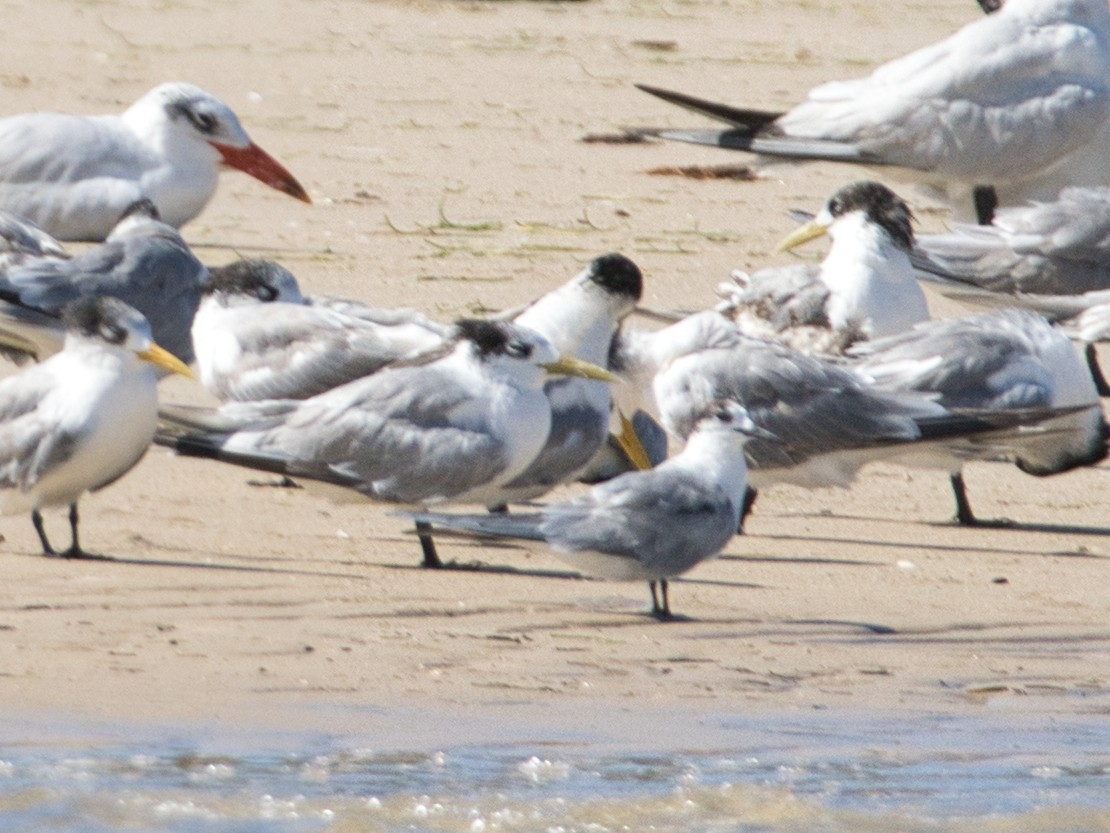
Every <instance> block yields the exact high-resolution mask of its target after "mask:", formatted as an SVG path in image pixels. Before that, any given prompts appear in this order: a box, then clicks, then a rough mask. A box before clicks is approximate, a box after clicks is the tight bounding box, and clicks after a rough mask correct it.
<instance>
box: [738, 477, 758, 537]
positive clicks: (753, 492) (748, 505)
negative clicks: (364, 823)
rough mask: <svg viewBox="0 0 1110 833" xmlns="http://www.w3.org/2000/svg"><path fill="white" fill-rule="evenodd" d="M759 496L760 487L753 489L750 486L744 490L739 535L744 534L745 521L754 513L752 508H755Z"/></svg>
mask: <svg viewBox="0 0 1110 833" xmlns="http://www.w3.org/2000/svg"><path fill="white" fill-rule="evenodd" d="M758 497H759V490H758V489H753V488H752V487H751V486H748V487H747V488H746V489H745V490H744V503H743V505H742V506H741V507H740V526H739V527H737V529H736V534H737V535H743V534H744V522H745V521H746V520H747V519H748V515H750V514H751V513H752V510H753V509H754V508H755V501H756V499H757V498H758Z"/></svg>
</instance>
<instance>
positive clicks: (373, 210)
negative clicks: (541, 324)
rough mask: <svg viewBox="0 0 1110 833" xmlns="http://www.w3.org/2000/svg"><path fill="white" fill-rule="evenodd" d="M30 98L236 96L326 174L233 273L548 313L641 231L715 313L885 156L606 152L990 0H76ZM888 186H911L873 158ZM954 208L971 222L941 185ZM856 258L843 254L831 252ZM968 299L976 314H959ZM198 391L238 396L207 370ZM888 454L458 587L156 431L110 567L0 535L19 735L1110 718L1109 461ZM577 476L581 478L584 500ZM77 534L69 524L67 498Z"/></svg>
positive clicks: (36, 48) (957, 18)
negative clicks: (736, 171)
mask: <svg viewBox="0 0 1110 833" xmlns="http://www.w3.org/2000/svg"><path fill="white" fill-rule="evenodd" d="M6 14H7V21H6V23H7V26H6V28H7V32H8V36H7V38H6V43H5V49H4V50H3V54H0V91H2V98H3V107H2V110H3V112H4V113H20V112H25V111H29V110H36V109H38V110H58V111H64V112H82V113H97V112H115V111H119V110H122V109H123V108H124V107H126V106H127V104H129V103H130V102H131V101H133V100H134V99H136V98H137V97H138V96H139V95H141V94H142V93H144V92H145V91H146V90H148V89H149V88H151V87H153V86H154V85H155V84H157V83H159V82H162V81H166V80H185V81H190V82H193V83H196V84H198V85H199V86H201V87H204V88H205V89H207V90H209V91H211V92H213V93H215V94H216V95H218V96H219V97H221V98H222V99H223V100H224V101H226V102H227V103H228V104H230V105H231V106H232V107H233V108H234V109H235V110H236V111H237V112H238V114H239V115H240V117H241V118H242V120H243V122H244V124H245V126H246V127H247V129H248V130H249V131H250V132H251V134H252V136H253V138H254V139H255V140H256V141H257V142H258V143H259V144H260V145H262V146H263V147H265V148H266V149H267V150H268V151H269V152H270V153H271V154H273V155H274V156H275V157H277V158H279V159H280V160H282V161H283V162H284V163H285V164H286V165H287V166H288V167H289V168H290V170H292V171H293V172H294V173H295V174H296V175H297V176H298V178H299V179H300V180H301V182H302V183H303V184H304V185H305V186H306V188H307V189H308V191H309V192H310V194H311V195H312V197H313V200H314V204H313V205H311V206H309V205H304V204H302V203H298V202H296V201H294V200H291V199H289V198H287V197H285V196H283V195H281V194H278V193H276V192H273V191H270V190H267V189H265V188H264V187H262V186H261V185H260V184H258V183H257V182H255V181H253V180H250V179H248V178H246V177H244V176H242V175H240V174H232V173H228V174H225V176H224V177H223V180H222V183H221V186H220V190H219V192H218V194H217V196H216V198H215V199H214V200H213V202H212V203H211V204H210V205H209V207H208V209H207V210H206V211H205V213H204V214H203V215H201V217H200V218H198V219H197V220H196V221H194V222H193V223H191V224H190V225H188V226H186V227H185V229H184V234H185V237H186V239H187V240H188V241H189V243H190V244H191V245H192V246H194V247H195V250H196V251H197V253H198V255H199V256H200V257H201V258H202V259H203V260H205V262H207V263H211V264H213V265H215V264H222V263H226V262H229V261H231V260H233V259H236V258H238V257H241V256H265V257H271V258H274V259H276V260H279V261H280V262H282V263H283V264H285V265H286V266H287V267H289V268H290V269H291V270H293V271H294V272H295V273H296V274H297V276H298V277H299V279H300V280H301V282H302V285H303V286H304V287H306V288H307V289H308V290H310V291H312V292H318V293H327V294H333V295H342V296H347V297H353V298H359V299H363V300H366V301H368V302H371V303H375V304H379V305H383V306H411V307H416V308H419V309H421V310H423V311H425V312H427V313H428V314H430V315H433V316H435V317H437V318H440V319H443V320H451V319H453V318H456V317H459V316H462V315H474V314H483V313H485V312H488V311H493V310H499V309H503V308H506V307H510V306H513V305H516V304H519V303H522V302H524V301H526V300H528V299H530V298H532V297H534V296H535V295H537V294H539V293H540V292H542V291H544V290H546V289H548V288H551V287H554V286H556V285H558V284H559V283H561V282H562V281H564V280H565V279H566V278H568V277H570V276H571V275H573V274H574V273H576V272H577V271H579V270H580V269H581V268H582V267H583V266H584V265H585V264H586V263H587V262H589V260H591V259H592V258H593V257H595V256H597V255H599V254H602V253H605V252H608V251H621V252H623V253H625V254H626V255H628V256H629V257H631V258H633V259H634V260H635V261H636V262H637V263H638V264H639V265H640V266H641V268H642V269H643V271H644V275H645V280H646V286H647V291H646V293H645V298H644V303H645V305H646V306H650V307H656V308H661V309H675V308H686V309H696V308H699V307H703V306H708V305H710V304H712V303H713V302H714V299H715V296H714V287H715V286H716V284H717V283H718V282H720V281H721V280H724V279H725V278H726V277H727V276H728V273H729V271H730V270H731V269H733V268H736V267H745V268H758V267H761V266H764V265H771V264H773V263H786V262H789V256H786V255H780V254H776V253H775V248H774V247H775V243H776V242H777V241H778V240H779V239H780V238H781V237H782V236H783V235H784V234H785V233H787V232H788V231H789V230H790V229H791V228H792V221H791V220H790V218H789V217H788V216H787V214H786V211H787V210H788V209H791V208H801V209H806V210H816V209H817V208H818V207H819V206H820V204H821V203H822V201H823V200H824V199H825V198H826V197H827V196H828V194H829V193H831V192H832V191H833V190H835V189H836V188H837V187H839V186H840V185H842V184H845V183H847V182H849V181H851V180H853V179H857V178H860V177H861V176H863V175H864V172H862V171H857V170H853V169H851V168H846V167H837V166H834V165H810V166H806V167H796V168H792V167H782V168H776V169H771V170H768V171H765V172H764V175H763V176H762V177H761V178H758V179H755V180H753V181H746V180H744V179H735V178H731V179H730V178H706V179H694V178H690V177H684V176H677V175H674V174H673V172H672V173H670V174H668V173H665V172H664V173H652V171H658V170H659V169H663V170H664V171H665V170H666V169H668V168H674V167H677V166H703V167H706V168H715V167H718V166H725V165H730V166H731V165H743V164H746V163H748V162H750V161H751V160H750V158H749V157H747V156H745V155H742V154H727V153H725V152H723V151H715V150H713V149H706V148H695V147H692V146H685V145H677V144H667V143H662V142H652V143H647V144H610V143H603V142H588V141H584V139H585V138H586V137H590V136H595V137H596V136H599V135H607V134H613V133H616V132H618V131H619V129H620V128H621V127H623V126H627V125H658V126H675V127H678V126H691V125H698V124H700V123H701V122H700V121H699V119H697V118H696V117H694V116H692V115H689V114H685V113H683V112H681V111H679V110H677V109H676V108H673V107H669V106H668V105H666V104H663V103H662V102H659V101H656V100H654V99H652V98H650V97H649V96H646V95H644V94H642V93H640V92H638V91H637V90H636V89H635V88H634V87H633V86H632V85H633V83H635V82H644V83H654V84H657V85H660V86H665V87H671V88H674V89H678V90H684V91H687V92H690V93H693V94H696V95H702V96H705V97H706V98H711V99H717V100H727V101H732V102H734V103H736V104H747V105H752V106H763V107H768V108H778V107H785V106H788V105H790V104H792V103H794V102H795V101H797V100H798V99H799V98H800V97H801V96H802V95H803V94H804V93H805V91H806V90H808V89H809V88H810V87H812V86H814V85H815V84H817V83H819V82H821V81H825V80H832V79H836V78H849V77H854V76H858V75H861V74H863V73H865V72H867V71H868V70H869V69H870V68H871V67H873V66H874V65H876V64H877V63H879V62H882V61H884V60H886V59H889V58H891V57H894V56H897V55H899V54H902V53H904V52H906V51H908V50H910V49H912V48H915V47H917V46H921V45H925V44H928V43H931V42H933V41H935V40H937V39H939V38H940V37H942V36H944V35H945V34H947V33H949V32H951V31H952V30H954V29H955V28H956V27H958V26H959V25H962V24H963V23H965V22H967V21H969V20H972V19H974V18H975V17H976V16H977V15H979V14H980V11H979V9H978V7H977V6H976V4H975V3H974V2H972V0H940V1H939V2H924V0H920V1H916V2H915V1H914V0H894V2H890V3H884V4H880V3H842V2H835V1H834V0H816V1H815V2H791V0H786V1H785V2H776V3H766V2H761V0H732V1H731V2H723V1H722V0H587V1H586V2H526V0H517V1H515V2H510V1H508V0H506V1H503V2H492V0H490V1H489V2H472V1H471V0H457V2H456V1H455V0H411V2H410V1H407V0H375V1H374V2H366V0H328V2H324V3H304V2H297V0H232V2H220V3H217V2H212V1H211V0H175V2H169V3H163V2H148V1H147V0H102V1H101V2H95V3H89V2H76V0H72V2H71V1H70V0H49V2H46V3H40V4H23V5H19V6H15V7H12V8H8V9H6ZM871 175H874V172H872V174H871ZM884 181H887V182H888V183H889V184H891V185H893V186H894V187H895V188H896V190H898V191H899V192H900V193H902V194H903V195H905V196H906V197H907V198H909V199H910V201H911V203H912V205H913V207H914V210H915V213H916V215H917V217H918V220H919V228H920V229H921V230H928V231H936V230H939V229H942V228H944V226H945V223H946V220H947V218H946V216H945V214H944V212H942V211H940V210H938V209H937V207H936V206H935V204H933V203H931V202H929V200H928V199H927V198H925V197H922V196H921V195H919V194H916V193H915V192H914V191H913V190H912V188H910V187H908V186H906V185H905V184H899V183H897V182H896V181H893V180H884ZM821 252H822V247H821V246H820V245H817V246H811V247H810V248H809V250H808V251H807V252H806V254H807V255H808V256H811V257H815V258H816V257H819V256H820V254H821ZM931 300H932V301H935V306H934V311H935V312H936V313H937V314H940V315H952V314H958V313H960V312H961V310H960V309H959V308H957V307H956V306H955V305H953V304H952V303H950V302H946V301H944V299H940V298H932V299H931ZM163 394H164V397H165V399H166V400H167V401H176V402H203V401H208V400H207V399H206V398H205V396H204V394H203V393H202V392H200V391H199V390H198V389H197V388H196V386H195V385H193V384H191V383H189V382H187V381H186V380H177V379H175V380H171V381H169V382H167V383H164V385H163ZM967 478H968V485H969V489H970V494H971V498H972V501H973V505H974V506H975V507H976V510H977V512H978V514H979V515H980V516H982V517H986V518H992V517H998V518H1008V519H1011V520H1012V521H1014V525H1013V526H1011V527H1007V528H977V529H964V528H960V527H958V526H956V525H954V524H953V523H952V522H951V520H950V519H951V516H952V514H953V506H952V501H951V495H950V491H949V488H948V481H947V477H946V476H945V475H944V474H942V473H938V472H925V471H909V470H906V469H901V468H896V467H889V466H874V467H871V468H869V469H867V470H866V471H865V473H864V475H863V477H861V479H860V480H859V482H858V483H857V484H856V485H855V486H854V487H853V488H852V489H850V490H824V491H816V492H809V491H804V490H801V489H793V488H778V489H774V490H771V491H769V492H767V493H766V494H764V495H762V496H761V497H760V500H759V503H758V505H757V508H756V511H755V514H754V515H753V516H752V518H751V519H750V521H749V523H748V526H747V534H746V535H744V536H741V537H737V538H734V539H733V540H732V542H731V543H730V544H729V545H728V547H727V548H726V550H725V552H724V554H723V555H722V556H721V558H719V559H718V560H716V561H714V562H711V563H707V564H704V565H702V566H700V567H698V568H697V569H696V570H694V571H693V572H691V573H690V574H688V575H687V576H686V577H685V578H684V579H682V580H680V581H676V582H675V583H674V584H673V586H672V590H671V601H672V605H673V606H674V608H675V610H676V612H677V613H680V614H682V615H683V616H684V617H686V618H684V619H683V620H681V621H677V622H673V623H667V624H660V623H658V622H656V621H654V620H653V619H651V618H650V617H648V616H647V615H646V611H647V608H648V596H647V588H646V587H645V586H643V585H641V584H617V583H606V582H600V581H588V580H584V579H581V578H578V577H577V576H576V575H575V574H574V573H573V572H572V571H571V570H569V569H567V568H566V567H565V566H563V565H562V563H561V562H559V561H558V560H556V559H555V558H554V557H552V556H551V555H549V554H548V553H546V552H545V551H544V550H543V549H542V548H535V547H524V546H520V547H518V546H508V545H507V546H500V547H491V546H489V545H486V544H476V543H473V542H466V541H454V540H446V541H444V542H443V544H442V545H441V553H442V554H443V555H444V556H445V557H446V558H449V559H455V560H457V561H459V562H463V563H466V564H473V565H475V566H477V567H478V569H474V570H467V571H455V570H453V571H444V572H430V571H426V570H422V569H420V568H419V560H420V555H419V548H418V545H417V542H416V540H415V538H414V537H413V536H412V535H411V534H410V533H409V532H408V524H407V522H406V521H405V520H404V519H402V518H398V517H396V516H394V515H392V514H390V513H391V509H390V507H387V506H379V505H370V504H356V503H351V504H345V505H336V504H333V503H329V502H328V501H326V500H324V499H323V498H321V497H319V496H317V495H314V494H311V493H309V492H306V491H304V490H294V489H286V488H276V487H273V486H271V485H265V483H266V482H267V481H268V478H267V477H266V476H264V475H260V476H258V477H257V478H253V479H255V480H258V481H262V482H263V484H264V485H261V486H257V485H253V486H252V485H250V484H249V483H248V481H249V480H251V479H252V476H251V474H250V473H249V472H245V471H243V470H239V469H234V468H230V467H221V466H219V465H217V464H214V463H209V462H205V461H197V460H185V459H178V458H175V457H173V456H172V455H171V454H169V453H168V452H166V451H164V450H160V449H155V450H152V451H151V453H150V454H148V455H147V457H146V458H145V459H144V461H143V462H142V463H141V464H140V465H139V467H137V468H136V469H135V470H134V471H133V472H132V473H131V474H130V475H129V476H127V477H126V478H124V479H123V480H122V481H121V482H119V483H118V484H116V485H114V486H112V487H111V488H109V489H107V490H105V491H104V492H102V493H98V494H96V495H93V496H91V497H88V498H86V499H85V500H84V501H83V502H82V503H81V509H82V535H83V543H85V545H86V546H87V547H89V548H90V549H91V550H93V551H95V552H98V553H103V554H104V555H105V556H106V557H107V558H106V560H102V561H101V560H90V561H61V560H55V559H47V558H43V557H42V556H41V555H40V552H39V546H38V541H37V538H36V536H35V534H34V531H33V529H32V526H31V523H30V521H29V519H28V518H26V517H24V516H22V515H18V516H6V517H4V518H3V519H2V521H0V534H2V542H3V562H4V566H5V578H6V580H5V581H4V583H3V587H2V589H0V710H2V711H3V712H4V714H5V715H6V716H7V720H9V721H19V720H30V721H34V720H39V719H42V717H43V715H66V716H69V717H70V718H76V719H77V720H85V719H87V720H89V721H112V722H127V721H134V722H137V723H145V724H164V723H180V724H196V725H204V726H215V727H221V726H222V727H227V728H229V729H231V728H237V729H242V728H244V727H259V728H278V727H289V726H296V727H297V728H298V729H302V730H315V731H321V732H344V731H357V732H361V733H366V732H373V733H375V734H376V735H377V736H379V737H380V738H382V739H383V744H385V745H388V741H389V740H390V739H395V740H396V744H397V745H402V744H404V743H413V744H417V745H434V744H436V743H440V742H443V741H444V739H445V738H453V739H456V740H458V741H460V742H461V741H467V740H471V739H474V738H475V737H476V736H480V737H503V736H505V735H506V734H512V733H513V732H514V731H516V732H521V733H530V734H533V735H535V734H538V733H540V732H550V733H551V734H552V736H558V735H559V734H560V732H565V731H570V730H572V729H573V728H574V727H576V726H581V725H590V726H595V727H604V728H605V729H606V730H607V731H609V732H611V733H614V734H623V735H624V736H627V737H634V736H635V735H636V733H637V732H644V731H646V730H645V729H644V725H643V724H644V723H645V721H647V722H650V724H651V726H652V728H651V732H652V736H653V737H656V738H666V737H669V736H677V735H678V734H680V733H682V732H690V731H696V727H697V726H698V724H699V716H701V715H719V714H727V713H745V714H749V713H759V712H761V711H764V712H768V713H782V712H791V711H798V710H806V711H809V710H813V709H830V710H836V709H841V710H845V711H855V712H860V711H873V712H884V713H891V714H898V713H902V712H905V713H920V712H926V711H928V712H937V711H939V712H947V711H950V712H954V713H955V712H967V711H974V710H995V711H999V710H1001V711H1002V712H1004V713H1013V714H1015V715H1017V714H1023V715H1091V714H1101V713H1105V712H1106V711H1107V709H1110V665H1108V663H1107V661H1106V658H1107V656H1108V655H1110V593H1108V592H1107V587H1108V578H1110V538H1107V535H1108V534H1110V523H1108V522H1107V515H1106V494H1107V486H1108V481H1107V479H1106V478H1107V472H1106V470H1105V467H1096V468H1092V469H1087V470H1084V471H1079V472H1074V473H1069V474H1066V475H1063V476H1059V477H1055V478H1050V479H1036V478H1032V477H1029V476H1027V475H1024V474H1022V473H1021V472H1019V471H1018V470H1017V469H1015V468H1014V467H1012V466H1005V465H1000V464H975V465H972V466H970V467H969V468H968V471H967ZM573 491H574V490H572V489H567V490H564V491H561V492H559V493H557V494H556V495H553V496H552V497H553V498H555V499H557V498H559V497H561V496H566V495H568V494H571V493H573ZM47 523H48V525H49V528H50V529H51V530H56V532H55V534H56V535H61V534H63V530H64V523H65V520H64V517H63V515H62V514H61V513H51V514H50V515H49V516H48V518H47Z"/></svg>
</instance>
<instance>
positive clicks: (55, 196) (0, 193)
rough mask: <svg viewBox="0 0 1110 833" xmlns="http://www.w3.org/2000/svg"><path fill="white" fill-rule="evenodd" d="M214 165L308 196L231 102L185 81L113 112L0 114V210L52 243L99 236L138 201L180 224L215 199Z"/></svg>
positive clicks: (159, 88) (157, 89)
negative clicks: (48, 237)
mask: <svg viewBox="0 0 1110 833" xmlns="http://www.w3.org/2000/svg"><path fill="white" fill-rule="evenodd" d="M221 164H223V165H227V166H229V167H232V168H237V169H239V170H241V171H243V172H245V173H247V174H250V175H251V176H253V177H254V178H255V179H258V180H259V181H261V182H263V183H265V184H266V185H269V186H270V187H271V188H276V189H278V190H279V191H283V192H285V193H286V194H289V195H290V196H292V197H295V198H297V199H299V200H302V201H304V202H310V201H311V200H310V199H309V196H308V193H307V192H306V191H305V190H304V188H303V187H302V186H301V184H300V183H299V182H297V180H296V179H294V178H293V175H292V174H290V173H289V171H287V170H286V169H285V168H284V167H282V165H281V164H280V163H278V162H277V161H276V160H274V159H273V158H272V157H271V156H270V155H269V154H267V153H266V152H265V151H264V150H262V148H260V147H258V145H256V144H255V143H254V142H253V141H251V138H250V136H248V135H247V132H246V130H244V129H243V126H242V125H241V124H240V123H239V119H238V117H237V116H236V115H235V113H234V112H232V110H231V108H230V107H228V106H227V105H226V104H224V103H223V102H222V101H220V100H219V99H217V98H216V97H215V96H213V95H211V94H210V93H207V92H205V91H204V90H202V89H200V88H199V87H195V86H193V85H192V84H183V83H168V84H161V85H160V86H157V87H155V88H154V89H153V90H151V91H150V92H148V93H147V94H146V95H144V96H143V97H142V98H140V99H139V100H138V101H136V102H135V103H134V104H132V105H131V106H130V107H129V108H127V110H125V111H124V112H123V114H121V115H118V116H115V115H113V116H72V115H61V114H58V113H28V114H25V115H20V116H9V117H7V118H3V119H0V208H3V209H5V210H7V211H11V212H12V213H14V214H16V215H18V216H20V217H25V218H27V219H28V220H31V221H32V222H34V223H37V224H38V225H39V226H41V227H42V228H43V229H45V230H46V231H47V232H49V233H50V234H52V235H53V236H54V237H56V238H58V239H59V240H90V241H99V240H103V239H104V238H105V237H106V236H107V235H108V233H109V232H110V231H111V230H112V226H113V225H114V224H115V222H116V219H117V218H118V217H119V216H120V214H121V213H122V212H123V210H124V209H125V208H127V206H129V205H131V204H132V203H133V202H135V201H137V200H140V199H149V200H151V201H152V202H153V203H154V204H155V205H156V206H157V207H158V211H159V212H160V213H161V215H162V217H163V218H164V219H165V221H166V222H167V223H168V224H169V225H171V226H174V227H175V228H178V227H180V226H182V225H184V224H185V223H187V222H189V220H191V219H193V218H194V217H196V216H197V215H198V214H199V213H200V212H201V211H202V210H203V209H204V206H205V205H206V204H207V203H208V201H209V200H210V199H211V198H212V195H213V194H214V193H215V192H216V184H217V179H218V177H219V172H220V166H221Z"/></svg>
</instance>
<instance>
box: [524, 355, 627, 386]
mask: <svg viewBox="0 0 1110 833" xmlns="http://www.w3.org/2000/svg"><path fill="white" fill-rule="evenodd" d="M540 367H542V368H543V369H544V370H546V371H547V372H548V373H550V374H551V375H552V376H580V377H581V378H583V379H595V380H597V381H598V382H619V381H620V377H619V376H616V375H615V374H613V373H610V372H609V371H608V370H606V369H605V368H604V367H598V366H597V365H596V364H590V362H584V361H582V360H581V359H577V358H575V357H574V356H560V357H559V358H558V359H556V360H555V361H553V362H548V363H547V364H541V365H540Z"/></svg>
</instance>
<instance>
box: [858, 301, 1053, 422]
mask: <svg viewBox="0 0 1110 833" xmlns="http://www.w3.org/2000/svg"><path fill="white" fill-rule="evenodd" d="M1048 326H1049V325H1048V324H1047V322H1045V321H1044V319H1043V318H1042V317H1041V316H1039V315H1037V314H1035V313H1031V312H1028V311H1024V310H1001V311H999V312H996V313H990V314H986V315H977V316H971V317H968V318H959V319H951V320H944V321H931V322H926V323H924V324H922V325H919V326H918V327H916V328H915V329H913V330H911V331H909V332H908V333H903V334H902V335H898V336H891V337H890V338H885V339H879V340H876V341H873V342H870V343H867V344H863V345H860V347H859V348H858V355H859V357H860V359H861V361H860V362H859V363H858V364H855V365H854V370H855V371H856V372H857V373H859V374H861V375H862V376H864V377H866V378H868V379H870V380H873V381H874V383H875V384H877V385H878V386H880V387H882V388H884V389H887V390H901V391H905V390H912V391H920V392H928V393H934V394H937V395H938V396H939V399H938V401H939V403H940V404H942V405H944V406H945V407H946V408H1025V407H1038V406H1043V405H1049V404H1052V395H1053V389H1054V383H1053V380H1052V377H1051V374H1050V372H1049V371H1048V369H1046V368H1045V367H1044V366H1043V364H1042V362H1041V360H1040V358H1039V357H1038V355H1037V351H1036V348H1035V345H1034V344H1033V343H1032V342H1031V340H1030V339H1029V338H1028V337H1027V336H1026V332H1027V331H1035V330H1036V329H1037V328H1041V327H1048Z"/></svg>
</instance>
